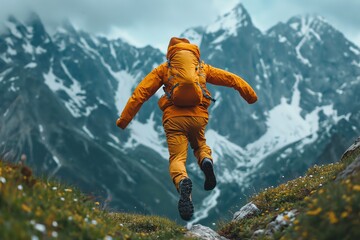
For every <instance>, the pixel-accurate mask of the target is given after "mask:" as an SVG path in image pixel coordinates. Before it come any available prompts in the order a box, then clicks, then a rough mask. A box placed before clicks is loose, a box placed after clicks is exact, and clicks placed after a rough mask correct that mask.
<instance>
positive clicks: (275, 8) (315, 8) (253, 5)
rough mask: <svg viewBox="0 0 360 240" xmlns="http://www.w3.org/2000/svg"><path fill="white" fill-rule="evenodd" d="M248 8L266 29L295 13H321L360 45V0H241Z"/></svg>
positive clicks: (254, 18) (258, 22)
mask: <svg viewBox="0 0 360 240" xmlns="http://www.w3.org/2000/svg"><path fill="white" fill-rule="evenodd" d="M241 2H242V3H243V4H244V5H245V7H246V8H247V9H248V10H249V12H250V15H251V16H252V18H253V21H254V23H255V25H256V26H258V27H259V28H260V29H262V30H267V29H268V28H270V27H271V26H273V25H274V24H276V23H277V22H279V21H282V22H286V21H287V20H288V19H289V18H290V17H292V16H294V15H304V14H318V15H321V16H323V17H325V19H326V20H327V21H328V22H329V23H330V24H331V25H333V26H334V27H335V28H337V29H338V30H340V31H341V32H343V33H344V34H345V36H347V37H348V38H349V39H350V40H352V41H354V42H355V43H357V44H358V45H360V41H358V40H357V38H356V36H358V35H359V34H360V28H359V23H360V14H359V9H360V1H359V0H347V1H341V0H316V1H313V0H289V1H283V0H257V1H253V0H241Z"/></svg>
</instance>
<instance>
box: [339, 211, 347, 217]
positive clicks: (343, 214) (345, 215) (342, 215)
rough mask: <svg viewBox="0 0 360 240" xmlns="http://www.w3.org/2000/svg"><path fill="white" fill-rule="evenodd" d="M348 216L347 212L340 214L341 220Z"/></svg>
mask: <svg viewBox="0 0 360 240" xmlns="http://www.w3.org/2000/svg"><path fill="white" fill-rule="evenodd" d="M348 216H349V213H348V212H347V211H345V212H342V213H341V218H346V217H348Z"/></svg>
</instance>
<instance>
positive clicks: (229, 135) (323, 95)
mask: <svg viewBox="0 0 360 240" xmlns="http://www.w3.org/2000/svg"><path fill="white" fill-rule="evenodd" d="M6 29H7V30H6V32H5V33H3V34H1V35H0V86H1V87H0V93H1V94H0V99H1V101H0V109H1V112H0V113H2V114H1V115H0V149H1V151H2V152H3V154H5V155H6V157H7V158H9V159H12V158H19V155H20V154H22V153H25V154H26V155H27V156H28V162H29V163H30V164H31V165H33V166H36V168H37V169H38V170H39V171H45V172H47V173H48V174H49V175H50V176H57V177H61V178H63V179H65V180H68V181H70V182H71V183H74V184H77V185H79V186H80V187H81V188H83V189H84V190H87V191H88V192H95V194H100V195H101V196H103V197H105V198H106V199H107V201H106V202H109V204H110V206H111V207H112V208H115V209H118V210H125V211H140V212H142V213H144V212H146V213H151V214H161V215H167V216H169V217H171V218H173V219H175V220H178V219H179V217H178V213H177V208H176V204H177V193H176V190H175V189H174V187H173V186H172V182H171V180H170V177H169V175H168V170H167V168H168V163H167V157H168V152H167V148H166V140H165V136H164V132H163V129H162V124H161V112H160V110H159V109H158V107H157V99H158V98H159V97H160V96H161V95H162V92H161V90H159V92H158V93H156V94H155V96H154V97H152V98H151V99H150V100H149V101H148V102H146V103H145V104H144V105H143V107H142V109H141V110H140V112H139V113H138V116H137V117H136V118H135V119H134V120H133V121H132V123H131V124H130V125H129V127H128V129H127V130H126V131H121V130H119V129H118V128H117V127H116V126H115V120H116V118H117V117H118V115H119V113H120V112H121V110H122V108H123V107H124V106H125V104H126V101H127V99H128V97H129V96H130V95H131V93H132V90H133V89H134V87H135V86H136V85H137V83H138V82H139V81H140V80H141V79H142V78H143V77H144V76H145V75H146V74H147V73H148V72H150V71H151V69H153V68H154V67H155V66H157V65H158V64H160V63H161V62H163V61H165V56H164V55H163V54H162V53H161V52H160V51H159V50H157V49H154V48H152V47H145V48H136V47H133V46H131V45H130V44H128V43H126V42H124V41H121V40H112V41H110V40H108V39H106V38H104V37H97V36H93V35H91V34H88V33H85V32H82V31H77V30H75V29H74V28H73V27H72V26H71V24H70V23H66V24H64V25H63V26H62V27H60V28H59V29H58V31H57V32H56V34H54V35H52V36H50V35H49V34H48V33H47V32H46V30H45V29H44V27H43V25H42V23H41V20H40V19H39V18H38V17H37V16H36V15H33V16H32V17H31V18H30V20H29V21H28V22H26V23H21V22H19V21H17V20H16V18H14V17H11V18H9V20H8V21H7V23H6ZM182 36H183V37H187V38H189V39H190V41H191V42H194V43H196V44H198V45H199V46H200V49H201V54H202V59H203V60H204V61H205V62H207V63H209V64H211V65H213V66H215V67H219V68H223V69H227V70H229V71H231V72H234V73H236V74H239V75H240V76H242V77H243V78H244V79H246V80H247V81H248V82H249V83H250V84H251V85H252V86H253V87H254V89H255V90H256V92H257V94H258V97H259V101H258V102H257V103H256V104H254V105H248V104H246V102H245V101H244V100H243V99H242V98H241V97H240V95H239V94H238V93H237V92H236V91H234V90H233V89H227V88H223V87H218V86H211V85H209V86H208V88H209V89H210V91H211V92H212V94H213V96H215V98H216V99H217V101H216V103H215V104H213V105H212V106H211V107H210V109H209V112H210V121H209V125H208V128H207V132H206V137H207V143H208V144H209V145H210V146H211V147H212V150H213V157H214V161H215V171H216V174H217V177H218V182H219V184H218V186H217V187H216V188H215V190H214V191H212V192H211V193H208V192H205V191H203V190H202V184H203V176H202V173H201V171H200V170H199V168H198V166H197V164H196V161H195V160H194V157H193V156H192V153H191V152H190V151H189V161H188V169H189V172H190V176H191V178H192V179H193V182H194V184H195V186H194V191H193V192H194V194H193V199H194V204H195V208H196V210H197V211H196V212H195V218H194V221H193V222H198V221H202V222H203V223H212V222H216V221H217V220H219V219H223V218H225V217H226V216H227V215H228V213H229V211H231V210H232V209H235V207H237V206H239V205H241V204H242V203H243V202H244V201H245V199H246V197H247V196H249V195H250V194H252V193H254V191H257V190H258V189H259V188H263V187H269V186H271V185H275V184H278V183H280V182H282V181H284V180H286V179H290V178H293V177H296V176H298V175H301V174H303V172H304V171H305V170H306V169H307V168H308V166H310V165H313V164H321V163H325V162H332V161H336V160H337V159H338V158H339V155H340V154H341V153H342V152H343V151H344V150H345V148H346V146H348V145H349V144H350V143H352V142H353V140H354V138H356V137H357V136H358V135H359V133H360V121H359V120H360V107H359V104H358V102H359V94H358V93H359V92H360V49H359V47H358V46H356V45H354V44H353V43H351V42H350V41H348V40H347V39H346V38H345V37H344V36H343V34H342V33H341V32H339V31H338V30H336V29H334V28H333V27H332V26H331V25H330V24H329V23H327V22H326V21H325V20H324V19H323V18H321V17H319V16H296V17H293V18H291V19H290V20H289V21H288V22H286V23H278V24H277V25H275V26H274V27H272V28H270V29H269V30H268V31H266V32H261V31H260V30H259V29H258V28H256V26H254V25H253V23H252V20H251V17H250V15H249V14H248V12H247V11H246V9H245V8H244V7H243V6H242V5H241V4H240V5H238V6H236V7H235V8H234V9H233V10H232V11H230V12H229V13H227V14H225V15H223V16H220V17H219V18H218V19H217V20H216V21H215V22H214V23H213V24H211V25H209V26H198V27H194V28H191V29H187V30H186V31H184V33H183V34H182ZM164 203H166V204H164ZM229 215H230V214H229Z"/></svg>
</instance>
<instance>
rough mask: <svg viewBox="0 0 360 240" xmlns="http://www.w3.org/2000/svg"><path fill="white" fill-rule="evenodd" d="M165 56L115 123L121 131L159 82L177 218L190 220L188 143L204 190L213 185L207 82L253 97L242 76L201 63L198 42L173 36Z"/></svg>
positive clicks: (249, 100) (214, 183)
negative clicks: (174, 189)
mask: <svg viewBox="0 0 360 240" xmlns="http://www.w3.org/2000/svg"><path fill="white" fill-rule="evenodd" d="M166 57H167V62H164V63H162V64H161V65H159V66H158V67H156V68H155V69H153V70H152V71H151V72H150V73H149V74H148V75H147V76H146V77H145V78H144V79H143V80H142V81H141V82H140V83H139V85H138V86H137V87H136V88H135V90H134V92H133V94H132V96H131V97H130V98H129V100H128V102H127V104H126V106H125V108H124V110H123V111H122V113H121V115H120V117H119V118H118V119H117V121H116V125H117V126H118V127H120V128H121V129H125V128H126V126H127V125H128V124H129V123H130V121H131V120H132V119H133V118H134V116H135V115H136V113H137V112H138V111H139V110H140V108H141V106H142V104H143V103H144V102H145V101H147V100H148V99H149V98H150V97H151V96H152V95H154V94H155V93H156V92H157V90H158V89H159V88H160V87H162V86H163V89H164V92H165V94H164V95H163V96H162V97H161V98H160V99H159V101H158V105H159V107H160V109H161V110H162V111H163V118H162V122H163V126H164V130H165V133H166V139H167V144H168V149H169V154H170V159H169V172H170V176H171V178H172V180H173V182H174V185H175V187H176V189H177V190H178V192H179V194H180V199H179V202H178V209H179V213H180V216H181V218H182V219H184V220H186V221H188V220H190V219H191V217H192V215H193V213H194V207H193V203H192V199H191V191H192V182H191V180H190V178H189V177H188V174H187V172H186V159H187V149H188V143H189V142H190V146H191V148H192V149H193V151H194V155H195V157H196V158H197V162H198V164H199V167H200V169H201V170H202V171H203V172H204V175H205V183H204V189H205V190H207V191H209V190H212V189H214V188H215V186H216V177H215V174H214V168H213V160H212V157H211V149H210V147H209V146H208V145H206V139H205V127H206V125H207V123H208V118H209V115H208V107H209V105H210V103H211V101H215V100H214V99H213V98H212V97H211V95H210V93H209V91H208V90H207V88H206V83H211V84H214V85H220V86H226V87H232V88H234V89H235V90H237V91H238V92H239V93H240V95H241V96H242V97H243V98H244V99H245V100H246V101H247V102H248V103H249V104H252V103H255V102H256V101H257V96H256V93H255V91H254V90H253V89H252V88H251V86H250V85H249V84H248V83H247V82H246V81H245V80H243V79H242V78H241V77H239V76H237V75H235V74H233V73H230V72H228V71H225V70H222V69H218V68H215V67H212V66H210V65H209V64H205V63H204V62H203V61H201V60H200V50H199V48H198V46H196V45H194V44H191V43H190V42H189V40H187V39H185V38H177V37H173V38H171V39H170V42H169V46H168V50H167V55H166Z"/></svg>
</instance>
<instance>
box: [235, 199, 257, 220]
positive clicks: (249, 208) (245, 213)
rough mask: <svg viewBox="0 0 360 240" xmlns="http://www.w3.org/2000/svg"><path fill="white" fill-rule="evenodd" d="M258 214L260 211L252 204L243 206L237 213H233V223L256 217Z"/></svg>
mask: <svg viewBox="0 0 360 240" xmlns="http://www.w3.org/2000/svg"><path fill="white" fill-rule="evenodd" d="M259 212H260V210H259V209H258V208H257V206H256V205H255V204H254V203H252V202H249V203H248V204H246V205H245V206H243V207H242V208H241V209H240V210H239V211H237V212H236V213H234V216H233V221H239V220H241V219H243V218H246V217H249V216H253V215H256V214H258V213H259Z"/></svg>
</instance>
